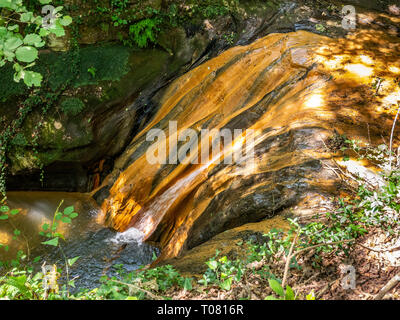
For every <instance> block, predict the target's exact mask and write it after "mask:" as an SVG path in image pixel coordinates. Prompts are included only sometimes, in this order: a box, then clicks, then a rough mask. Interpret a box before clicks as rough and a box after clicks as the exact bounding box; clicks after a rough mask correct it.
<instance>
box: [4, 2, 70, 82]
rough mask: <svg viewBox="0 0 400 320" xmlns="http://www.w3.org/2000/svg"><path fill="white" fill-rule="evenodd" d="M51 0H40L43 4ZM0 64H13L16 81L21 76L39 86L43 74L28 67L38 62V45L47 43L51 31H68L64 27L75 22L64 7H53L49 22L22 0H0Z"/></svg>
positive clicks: (54, 32)
mask: <svg viewBox="0 0 400 320" xmlns="http://www.w3.org/2000/svg"><path fill="white" fill-rule="evenodd" d="M50 2H51V1H48V0H41V1H40V3H41V4H48V3H50ZM0 9H1V10H2V16H1V19H0V67H3V66H4V65H5V64H6V63H7V62H9V63H12V64H13V68H14V71H15V73H14V81H16V82H19V81H20V80H21V79H22V80H23V81H24V83H25V84H26V85H27V86H28V87H40V86H41V83H42V80H43V77H42V75H41V74H40V73H38V72H35V71H31V70H28V69H29V68H31V67H33V66H34V65H35V61H36V60H37V58H38V49H39V48H42V47H43V46H44V45H45V43H46V38H47V36H49V35H50V34H54V35H55V36H57V37H61V36H64V35H65V32H64V27H65V26H68V25H69V24H71V23H72V19H71V17H69V16H62V14H61V10H62V9H63V8H62V7H57V8H55V10H54V11H53V15H54V20H53V23H52V24H50V25H49V26H46V25H45V21H44V20H43V18H42V17H41V16H40V15H36V14H35V13H34V12H32V11H29V10H28V9H27V8H26V6H25V5H24V3H23V1H22V0H0Z"/></svg>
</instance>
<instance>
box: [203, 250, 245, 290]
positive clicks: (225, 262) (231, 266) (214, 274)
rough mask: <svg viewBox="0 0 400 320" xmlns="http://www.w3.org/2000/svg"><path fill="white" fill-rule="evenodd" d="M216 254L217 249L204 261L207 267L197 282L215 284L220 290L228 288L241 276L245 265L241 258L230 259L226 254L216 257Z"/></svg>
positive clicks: (217, 253) (206, 284)
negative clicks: (212, 255) (213, 254)
mask: <svg viewBox="0 0 400 320" xmlns="http://www.w3.org/2000/svg"><path fill="white" fill-rule="evenodd" d="M218 255H219V251H218V250H217V252H216V254H215V256H214V257H213V258H211V259H210V260H208V261H207V262H206V264H207V266H208V269H207V271H206V272H205V273H204V274H203V278H202V279H200V280H199V283H200V284H202V285H204V286H208V285H210V284H216V285H218V286H219V287H220V288H221V289H222V290H230V289H231V286H232V283H233V282H234V281H236V282H238V281H240V279H241V278H242V276H243V273H244V271H245V266H244V264H243V261H241V260H235V261H232V260H230V259H228V258H227V257H226V256H223V257H221V258H219V259H218Z"/></svg>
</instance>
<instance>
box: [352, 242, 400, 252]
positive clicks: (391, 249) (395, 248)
mask: <svg viewBox="0 0 400 320" xmlns="http://www.w3.org/2000/svg"><path fill="white" fill-rule="evenodd" d="M355 245H357V246H360V247H363V248H364V249H367V250H370V251H373V252H377V253H383V252H393V251H396V250H400V246H397V247H394V248H389V249H382V250H377V249H373V248H370V247H367V246H364V245H363V244H361V243H355Z"/></svg>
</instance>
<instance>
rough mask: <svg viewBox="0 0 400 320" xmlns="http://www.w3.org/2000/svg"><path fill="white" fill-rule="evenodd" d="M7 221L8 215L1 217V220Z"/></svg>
mask: <svg viewBox="0 0 400 320" xmlns="http://www.w3.org/2000/svg"><path fill="white" fill-rule="evenodd" d="M7 219H8V215H6V214H4V215H2V216H0V220H7Z"/></svg>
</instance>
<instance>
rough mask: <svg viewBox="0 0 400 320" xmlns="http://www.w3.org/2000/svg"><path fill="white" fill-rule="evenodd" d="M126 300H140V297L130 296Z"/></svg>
mask: <svg viewBox="0 0 400 320" xmlns="http://www.w3.org/2000/svg"><path fill="white" fill-rule="evenodd" d="M125 300H139V299H138V297H134V296H129V297H126V299H125Z"/></svg>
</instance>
